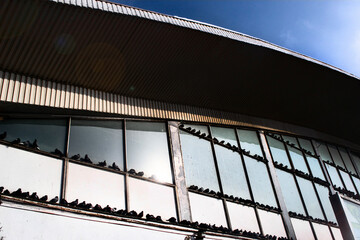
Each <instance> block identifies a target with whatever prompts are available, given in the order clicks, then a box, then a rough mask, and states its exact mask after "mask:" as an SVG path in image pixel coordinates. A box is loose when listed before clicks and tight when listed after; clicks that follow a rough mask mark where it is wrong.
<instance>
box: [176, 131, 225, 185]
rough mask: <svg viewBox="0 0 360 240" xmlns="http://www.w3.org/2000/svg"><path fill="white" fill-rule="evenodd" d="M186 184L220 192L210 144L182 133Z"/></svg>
mask: <svg viewBox="0 0 360 240" xmlns="http://www.w3.org/2000/svg"><path fill="white" fill-rule="evenodd" d="M180 139H181V150H182V155H183V160H184V168H185V176H186V184H187V185H188V186H191V185H195V186H199V187H203V188H209V189H211V190H214V191H219V184H218V180H217V177H216V176H217V175H216V170H215V164H214V158H213V153H212V149H211V144H210V142H208V141H206V140H203V139H200V138H198V137H196V136H193V135H191V134H188V133H186V132H184V131H180Z"/></svg>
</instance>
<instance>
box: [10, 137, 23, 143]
mask: <svg viewBox="0 0 360 240" xmlns="http://www.w3.org/2000/svg"><path fill="white" fill-rule="evenodd" d="M20 143H21V140H20V138H17V139H15V140H14V141H12V142H11V144H20Z"/></svg>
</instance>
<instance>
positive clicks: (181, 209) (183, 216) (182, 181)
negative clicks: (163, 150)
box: [168, 121, 192, 221]
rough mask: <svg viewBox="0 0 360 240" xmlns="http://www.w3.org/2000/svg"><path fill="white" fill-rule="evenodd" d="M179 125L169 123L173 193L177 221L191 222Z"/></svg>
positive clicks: (172, 122) (173, 122)
mask: <svg viewBox="0 0 360 240" xmlns="http://www.w3.org/2000/svg"><path fill="white" fill-rule="evenodd" d="M179 125H180V123H179V122H177V121H169V122H168V128H169V137H170V146H171V151H170V152H171V155H172V160H173V161H172V164H173V171H174V172H173V176H174V180H175V192H176V199H177V204H178V206H177V210H178V217H179V221H182V220H188V221H192V216H191V206H190V199H189V191H188V189H187V185H186V178H185V169H184V161H183V156H182V151H181V141H180V130H179Z"/></svg>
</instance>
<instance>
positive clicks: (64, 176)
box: [59, 117, 71, 200]
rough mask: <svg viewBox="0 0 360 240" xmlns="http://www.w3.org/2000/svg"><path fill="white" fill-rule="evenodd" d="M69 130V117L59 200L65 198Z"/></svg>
mask: <svg viewBox="0 0 360 240" xmlns="http://www.w3.org/2000/svg"><path fill="white" fill-rule="evenodd" d="M70 128H71V117H69V118H68V121H67V132H66V139H65V149H62V150H63V151H64V150H65V153H64V156H65V157H63V167H62V173H61V186H60V188H61V190H60V197H59V198H60V200H61V199H65V198H66V186H67V174H68V167H69V144H70Z"/></svg>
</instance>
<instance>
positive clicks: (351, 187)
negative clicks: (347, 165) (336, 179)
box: [339, 170, 356, 193]
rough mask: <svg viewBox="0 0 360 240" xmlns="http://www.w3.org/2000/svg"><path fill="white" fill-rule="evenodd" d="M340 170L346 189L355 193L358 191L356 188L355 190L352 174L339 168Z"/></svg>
mask: <svg viewBox="0 0 360 240" xmlns="http://www.w3.org/2000/svg"><path fill="white" fill-rule="evenodd" d="M339 172H340V175H341V177H342V179H343V181H344V183H345V187H346V189H347V190H349V191H352V192H353V193H356V190H355V187H354V185H353V183H352V181H351V178H350V175H349V174H348V173H346V172H343V171H341V170H339Z"/></svg>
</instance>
